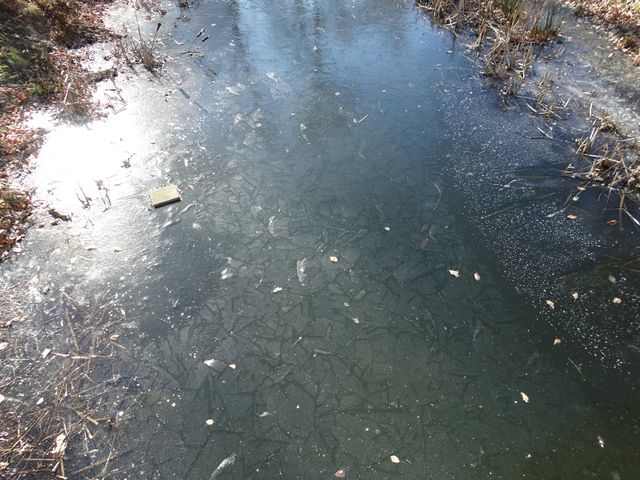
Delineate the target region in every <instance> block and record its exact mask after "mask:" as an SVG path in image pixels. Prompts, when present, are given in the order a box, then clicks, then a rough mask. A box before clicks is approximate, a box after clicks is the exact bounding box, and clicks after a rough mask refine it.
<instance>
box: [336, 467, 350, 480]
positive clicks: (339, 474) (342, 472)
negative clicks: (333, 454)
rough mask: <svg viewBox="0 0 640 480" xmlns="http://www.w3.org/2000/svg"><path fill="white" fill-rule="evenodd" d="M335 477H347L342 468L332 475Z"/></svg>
mask: <svg viewBox="0 0 640 480" xmlns="http://www.w3.org/2000/svg"><path fill="white" fill-rule="evenodd" d="M333 475H334V476H335V477H338V478H344V477H345V476H346V475H347V471H346V470H345V469H344V468H341V469H340V470H338V471H337V472H336V473H334V474H333Z"/></svg>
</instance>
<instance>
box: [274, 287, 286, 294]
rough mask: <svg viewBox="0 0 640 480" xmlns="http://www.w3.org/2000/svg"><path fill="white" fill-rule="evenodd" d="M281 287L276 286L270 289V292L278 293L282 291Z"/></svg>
mask: <svg viewBox="0 0 640 480" xmlns="http://www.w3.org/2000/svg"><path fill="white" fill-rule="evenodd" d="M282 290H283V289H282V287H276V288H274V289H273V290H271V293H280V292H281V291H282Z"/></svg>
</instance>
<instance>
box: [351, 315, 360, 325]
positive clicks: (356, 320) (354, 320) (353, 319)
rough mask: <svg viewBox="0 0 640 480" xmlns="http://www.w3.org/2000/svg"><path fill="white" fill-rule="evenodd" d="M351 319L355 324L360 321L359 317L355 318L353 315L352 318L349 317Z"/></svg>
mask: <svg viewBox="0 0 640 480" xmlns="http://www.w3.org/2000/svg"><path fill="white" fill-rule="evenodd" d="M351 321H352V322H353V323H355V324H356V325H358V324H359V323H360V320H359V319H357V318H355V317H354V318H352V319H351Z"/></svg>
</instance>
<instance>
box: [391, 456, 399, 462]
mask: <svg viewBox="0 0 640 480" xmlns="http://www.w3.org/2000/svg"><path fill="white" fill-rule="evenodd" d="M389 460H391V463H400V459H399V458H398V457H396V456H395V455H391V456H390V457H389Z"/></svg>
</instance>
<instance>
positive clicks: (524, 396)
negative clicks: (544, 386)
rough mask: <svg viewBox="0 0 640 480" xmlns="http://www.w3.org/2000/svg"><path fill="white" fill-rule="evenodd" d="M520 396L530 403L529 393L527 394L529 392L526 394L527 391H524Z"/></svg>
mask: <svg viewBox="0 0 640 480" xmlns="http://www.w3.org/2000/svg"><path fill="white" fill-rule="evenodd" d="M520 396H521V397H522V401H523V402H524V403H529V395H527V394H526V393H524V392H520Z"/></svg>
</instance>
